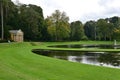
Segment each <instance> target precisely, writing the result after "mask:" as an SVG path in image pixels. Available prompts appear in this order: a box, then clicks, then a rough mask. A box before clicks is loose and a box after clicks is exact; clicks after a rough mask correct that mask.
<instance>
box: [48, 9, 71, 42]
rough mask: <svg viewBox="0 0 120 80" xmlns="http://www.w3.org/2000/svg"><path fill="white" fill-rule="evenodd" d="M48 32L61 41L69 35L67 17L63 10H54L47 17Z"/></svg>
mask: <svg viewBox="0 0 120 80" xmlns="http://www.w3.org/2000/svg"><path fill="white" fill-rule="evenodd" d="M46 21H47V27H48V33H49V34H50V35H51V38H53V39H54V40H55V41H62V40H64V39H66V38H68V37H69V33H70V26H69V23H68V21H69V18H68V17H67V16H66V13H65V12H60V11H59V10H56V11H55V12H54V13H53V14H52V15H51V16H49V17H47V19H46Z"/></svg>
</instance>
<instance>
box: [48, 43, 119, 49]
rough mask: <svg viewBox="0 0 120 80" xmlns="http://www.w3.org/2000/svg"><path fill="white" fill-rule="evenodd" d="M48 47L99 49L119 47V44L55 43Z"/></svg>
mask: <svg viewBox="0 0 120 80" xmlns="http://www.w3.org/2000/svg"><path fill="white" fill-rule="evenodd" d="M49 47H59V48H99V49H120V45H109V44H100V45H84V44H81V45H78V44H77V45H55V46H49Z"/></svg>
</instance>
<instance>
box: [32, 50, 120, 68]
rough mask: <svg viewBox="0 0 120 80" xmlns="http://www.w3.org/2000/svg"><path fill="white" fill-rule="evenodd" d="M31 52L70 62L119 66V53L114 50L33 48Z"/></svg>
mask: <svg viewBox="0 0 120 80" xmlns="http://www.w3.org/2000/svg"><path fill="white" fill-rule="evenodd" d="M33 52H34V53H36V54H40V55H44V56H48V57H53V58H58V59H63V60H68V61H72V62H79V63H84V64H90V65H98V66H106V67H113V68H120V53H115V52H111V53H109V52H77V51H49V50H48V51H47V50H45V51H44V50H40V49H35V50H33Z"/></svg>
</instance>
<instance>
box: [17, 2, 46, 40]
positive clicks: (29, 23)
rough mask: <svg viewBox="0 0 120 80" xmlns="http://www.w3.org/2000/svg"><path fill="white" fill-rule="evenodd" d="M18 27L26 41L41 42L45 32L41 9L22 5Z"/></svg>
mask: <svg viewBox="0 0 120 80" xmlns="http://www.w3.org/2000/svg"><path fill="white" fill-rule="evenodd" d="M20 11H21V13H20V14H19V16H20V22H19V24H20V26H19V28H21V29H22V30H23V31H24V34H25V39H26V40H34V41H38V40H42V36H43V34H44V33H45V32H43V31H42V30H43V29H44V17H43V13H42V9H41V7H38V6H36V5H31V4H30V5H22V6H21V7H20Z"/></svg>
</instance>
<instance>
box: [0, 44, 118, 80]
mask: <svg viewBox="0 0 120 80" xmlns="http://www.w3.org/2000/svg"><path fill="white" fill-rule="evenodd" d="M81 43H82V44H83V43H86V44H90V42H57V43H55V42H53V43H51V42H46V43H44V42H41V43H28V42H27V43H10V44H7V43H4V44H0V80H119V79H120V76H119V74H120V70H119V69H113V68H106V67H98V66H91V65H86V64H80V63H73V62H68V61H64V60H59V59H53V58H48V57H45V56H41V55H37V54H34V53H32V52H31V50H32V49H38V48H42V49H47V48H48V47H46V46H49V45H55V44H56V45H58V44H59V45H60V44H81ZM93 43H96V42H93ZM97 43H98V42H97ZM99 43H100V44H101V43H104V42H99ZM105 43H106V42H105ZM107 43H108V44H112V42H107Z"/></svg>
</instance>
